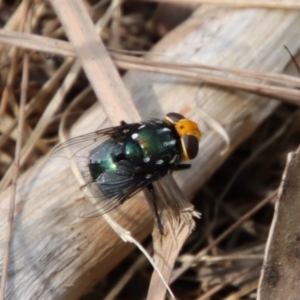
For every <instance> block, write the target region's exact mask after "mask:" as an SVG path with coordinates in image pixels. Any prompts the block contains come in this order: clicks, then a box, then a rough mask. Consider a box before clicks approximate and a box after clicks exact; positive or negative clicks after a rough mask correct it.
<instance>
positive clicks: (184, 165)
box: [174, 164, 191, 171]
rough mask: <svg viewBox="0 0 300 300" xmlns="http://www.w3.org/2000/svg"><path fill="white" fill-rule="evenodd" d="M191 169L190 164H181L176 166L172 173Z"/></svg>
mask: <svg viewBox="0 0 300 300" xmlns="http://www.w3.org/2000/svg"><path fill="white" fill-rule="evenodd" d="M190 167H191V165H190V164H182V165H178V166H177V167H176V168H175V170H174V171H182V170H187V169H189V168H190Z"/></svg>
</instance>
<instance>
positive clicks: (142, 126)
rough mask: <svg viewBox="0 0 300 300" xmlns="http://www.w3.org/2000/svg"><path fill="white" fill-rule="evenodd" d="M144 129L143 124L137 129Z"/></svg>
mask: <svg viewBox="0 0 300 300" xmlns="http://www.w3.org/2000/svg"><path fill="white" fill-rule="evenodd" d="M144 127H146V125H145V124H143V125H141V126H140V127H139V128H138V129H142V128H144Z"/></svg>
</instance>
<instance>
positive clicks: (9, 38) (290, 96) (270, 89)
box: [0, 29, 300, 105]
mask: <svg viewBox="0 0 300 300" xmlns="http://www.w3.org/2000/svg"><path fill="white" fill-rule="evenodd" d="M24 36H26V39H24ZM24 36H22V37H21V36H20V35H19V34H18V33H16V32H6V31H4V30H1V29H0V38H1V39H0V41H1V42H2V43H6V44H9V45H16V44H18V41H20V40H22V46H23V47H25V48H27V49H32V50H38V51H44V52H49V53H54V54H56V55H63V56H70V55H71V56H75V52H74V50H73V48H72V46H71V45H70V44H69V43H67V42H64V41H58V40H54V39H50V38H45V37H40V36H34V35H30V34H28V35H24ZM158 57H159V56H158ZM112 58H114V59H115V63H116V65H117V66H118V67H120V68H122V69H126V70H130V69H132V70H140V71H147V72H156V73H163V74H169V75H176V76H182V77H184V78H190V79H195V80H197V81H201V82H206V83H209V84H211V85H217V86H222V87H226V88H228V87H230V88H236V89H241V90H244V91H248V92H252V93H257V94H259V95H264V96H267V97H272V98H276V99H279V100H283V101H287V102H289V103H292V104H295V105H299V98H300V92H299V90H298V89H294V87H299V86H300V79H299V78H297V77H292V76H287V75H284V74H282V75H281V74H272V73H269V74H268V73H264V72H254V71H247V70H238V69H233V68H222V67H221V68H217V67H209V66H207V65H203V64H187V63H179V62H177V63H172V64H171V63H166V62H163V61H160V62H157V61H153V60H150V61H147V60H145V59H141V58H138V57H132V56H124V55H119V54H115V53H112ZM198 68H199V70H198ZM201 68H203V69H204V72H203V71H202V70H201ZM207 70H213V71H219V72H221V74H215V73H214V72H210V73H209V72H207ZM223 72H226V73H225V75H230V73H232V74H234V75H240V76H245V77H246V78H247V77H248V78H251V79H255V80H258V79H260V80H263V81H264V80H266V81H269V82H270V83H269V84H268V83H264V84H262V83H260V82H258V83H255V82H250V81H247V80H246V79H242V78H241V79H239V78H235V79H232V78H227V77H224V74H223V75H222V73H223ZM272 83H274V84H276V85H272ZM278 85H280V86H278ZM285 86H286V87H285ZM288 86H291V88H289V87H288Z"/></svg>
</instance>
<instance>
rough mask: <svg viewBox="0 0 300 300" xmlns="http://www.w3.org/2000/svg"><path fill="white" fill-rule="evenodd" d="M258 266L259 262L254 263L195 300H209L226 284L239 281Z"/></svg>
mask: <svg viewBox="0 0 300 300" xmlns="http://www.w3.org/2000/svg"><path fill="white" fill-rule="evenodd" d="M259 266H260V262H259V263H255V264H254V265H253V266H251V267H247V268H245V269H243V270H242V271H241V272H238V273H237V274H235V275H232V276H229V277H228V278H227V279H225V280H224V281H223V282H222V283H221V284H219V285H216V286H215V287H213V288H212V289H211V290H209V291H208V292H206V293H205V294H204V295H202V296H200V297H199V298H197V300H207V299H210V297H212V296H213V295H214V294H215V293H217V292H218V291H220V290H221V289H222V288H223V287H224V286H226V285H227V284H230V283H232V282H234V281H235V280H236V279H239V278H240V277H242V276H243V275H245V274H248V273H249V272H250V271H252V270H253V269H255V268H257V267H259Z"/></svg>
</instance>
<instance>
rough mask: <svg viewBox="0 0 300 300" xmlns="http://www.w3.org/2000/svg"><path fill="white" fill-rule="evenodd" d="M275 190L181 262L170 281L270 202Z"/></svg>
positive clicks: (275, 194) (275, 193) (274, 195)
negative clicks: (197, 251)
mask: <svg viewBox="0 0 300 300" xmlns="http://www.w3.org/2000/svg"><path fill="white" fill-rule="evenodd" d="M277 193H278V192H277V191H276V192H273V193H272V194H271V195H270V196H269V197H267V198H266V199H264V200H263V201H261V202H260V203H259V204H258V205H256V206H255V207H253V208H252V209H251V210H250V211H249V212H247V213H246V214H244V215H243V216H242V217H241V218H240V219H239V220H237V221H236V222H235V223H234V224H233V225H231V226H230V227H229V228H228V229H227V230H225V231H224V232H223V233H222V234H221V235H220V236H219V237H218V238H216V239H215V240H214V241H213V242H212V243H211V244H210V245H209V246H208V247H206V248H205V249H204V250H202V251H200V252H199V253H198V254H197V255H195V256H194V259H193V260H191V261H189V262H188V263H186V264H183V266H182V267H180V268H179V269H177V270H175V271H174V272H173V275H172V278H171V282H173V281H174V280H176V279H177V278H178V277H179V276H180V275H181V274H183V273H184V272H185V271H186V270H187V269H188V268H190V267H191V266H192V265H193V264H194V263H197V262H198V261H200V260H201V258H202V257H203V256H204V255H206V254H207V253H208V252H209V251H211V249H213V248H214V247H215V246H216V245H218V244H219V243H220V242H221V241H222V240H224V239H225V238H226V237H227V236H228V235H229V234H230V233H231V232H232V231H234V230H235V229H236V228H238V227H240V226H241V225H242V224H243V223H244V222H246V221H247V220H248V219H249V218H250V217H251V216H252V215H253V214H255V213H256V212H257V211H259V210H260V209H261V208H262V207H264V206H265V205H266V204H268V203H269V202H271V201H272V200H273V199H274V198H275V197H276V196H277Z"/></svg>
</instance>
